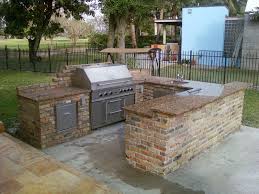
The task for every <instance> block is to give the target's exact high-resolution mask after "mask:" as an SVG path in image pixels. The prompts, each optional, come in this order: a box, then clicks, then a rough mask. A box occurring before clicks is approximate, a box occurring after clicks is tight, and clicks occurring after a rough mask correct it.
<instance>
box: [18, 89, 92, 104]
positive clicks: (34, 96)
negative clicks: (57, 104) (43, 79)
mask: <svg viewBox="0 0 259 194" xmlns="http://www.w3.org/2000/svg"><path fill="white" fill-rule="evenodd" d="M86 92H89V91H88V90H83V89H80V88H76V87H64V88H50V89H47V90H44V91H38V92H22V93H20V94H19V96H22V97H24V98H28V99H31V100H33V101H44V100H52V99H57V98H63V97H67V96H71V95H78V94H84V93H86Z"/></svg>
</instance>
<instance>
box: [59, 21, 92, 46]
mask: <svg viewBox="0 0 259 194" xmlns="http://www.w3.org/2000/svg"><path fill="white" fill-rule="evenodd" d="M58 21H59V23H60V24H61V26H62V27H63V28H64V30H65V34H67V36H68V38H70V39H71V40H72V42H73V45H74V46H75V45H76V42H77V40H78V39H79V38H80V37H82V36H86V35H89V34H90V33H91V32H92V31H93V27H92V25H90V24H88V23H86V22H85V21H84V20H75V19H74V18H64V17H62V18H59V19H58Z"/></svg>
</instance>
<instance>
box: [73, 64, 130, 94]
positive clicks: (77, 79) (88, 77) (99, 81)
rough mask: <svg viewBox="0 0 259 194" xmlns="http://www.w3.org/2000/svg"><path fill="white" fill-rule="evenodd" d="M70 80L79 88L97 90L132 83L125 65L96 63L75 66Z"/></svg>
mask: <svg viewBox="0 0 259 194" xmlns="http://www.w3.org/2000/svg"><path fill="white" fill-rule="evenodd" d="M72 82H73V85H74V86H77V87H80V88H84V89H89V90H98V89H104V88H108V87H116V86H121V85H124V84H132V76H131V74H130V72H129V70H128V68H127V66H126V65H121V64H96V65H91V66H83V67H80V68H77V69H76V74H75V75H74V76H73V79H72Z"/></svg>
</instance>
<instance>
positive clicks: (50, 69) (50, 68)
mask: <svg viewBox="0 0 259 194" xmlns="http://www.w3.org/2000/svg"><path fill="white" fill-rule="evenodd" d="M48 59H49V73H51V72H52V67H51V58H50V48H49V47H48Z"/></svg>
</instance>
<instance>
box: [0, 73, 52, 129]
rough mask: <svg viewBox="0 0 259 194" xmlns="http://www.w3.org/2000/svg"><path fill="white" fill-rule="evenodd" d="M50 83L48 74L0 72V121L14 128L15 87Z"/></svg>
mask: <svg viewBox="0 0 259 194" xmlns="http://www.w3.org/2000/svg"><path fill="white" fill-rule="evenodd" d="M50 81H51V76H49V75H48V74H43V73H31V72H17V71H10V70H9V71H1V70H0V120H2V121H3V122H4V123H5V125H7V126H8V127H13V126H15V121H16V118H17V101H16V87H17V86H21V85H30V84H34V83H46V82H50Z"/></svg>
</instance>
